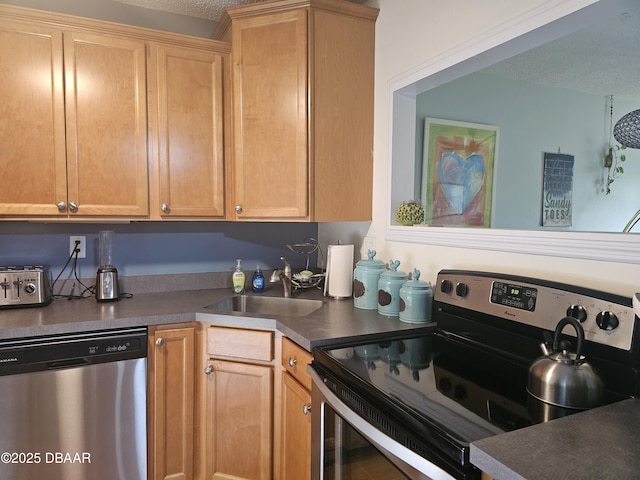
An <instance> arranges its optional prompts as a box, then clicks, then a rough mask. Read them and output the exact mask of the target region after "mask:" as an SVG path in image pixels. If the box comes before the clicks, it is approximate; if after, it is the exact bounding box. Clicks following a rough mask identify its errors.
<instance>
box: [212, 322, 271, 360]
mask: <svg viewBox="0 0 640 480" xmlns="http://www.w3.org/2000/svg"><path fill="white" fill-rule="evenodd" d="M207 353H208V354H209V355H211V356H215V357H226V358H237V359H245V360H258V361H261V362H271V361H272V360H273V332H269V331H266V330H244V329H238V328H227V327H209V329H208V331H207Z"/></svg>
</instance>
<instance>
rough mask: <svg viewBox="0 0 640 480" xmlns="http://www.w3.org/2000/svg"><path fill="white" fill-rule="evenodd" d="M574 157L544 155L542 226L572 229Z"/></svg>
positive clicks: (547, 153)
mask: <svg viewBox="0 0 640 480" xmlns="http://www.w3.org/2000/svg"><path fill="white" fill-rule="evenodd" d="M573 165H574V156H573V155H568V154H563V153H559V152H558V153H550V152H545V153H544V174H543V181H542V226H543V227H570V226H571V223H572V217H573Z"/></svg>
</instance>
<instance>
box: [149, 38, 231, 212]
mask: <svg viewBox="0 0 640 480" xmlns="http://www.w3.org/2000/svg"><path fill="white" fill-rule="evenodd" d="M152 59H153V60H152V65H151V68H153V69H154V71H153V72H151V77H152V78H154V80H155V81H154V82H153V85H154V87H155V90H152V92H153V97H154V98H153V99H152V103H153V104H155V106H156V109H155V111H154V110H150V112H152V113H153V115H155V114H156V113H157V117H156V118H154V119H153V120H154V121H153V122H150V123H151V124H153V126H154V127H155V128H154V129H153V130H156V131H157V133H156V134H152V139H154V140H152V141H157V145H156V148H157V158H158V162H159V164H158V168H159V182H160V198H159V199H158V202H159V204H160V205H158V206H153V207H152V208H154V209H155V208H159V209H160V215H161V216H163V217H219V218H222V217H224V214H225V211H224V151H223V147H224V142H223V132H224V129H223V104H222V101H223V100H222V92H223V85H222V81H223V57H222V55H218V54H215V53H212V52H209V51H205V50H196V49H190V48H179V47H172V46H164V45H153V46H152ZM150 126H151V125H150ZM154 157H156V155H154Z"/></svg>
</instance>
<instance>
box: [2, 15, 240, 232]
mask: <svg viewBox="0 0 640 480" xmlns="http://www.w3.org/2000/svg"><path fill="white" fill-rule="evenodd" d="M230 51H231V46H230V45H229V44H228V43H223V42H217V41H214V40H210V39H203V38H195V37H188V36H184V35H177V34H170V33H165V32H158V31H154V30H149V29H143V28H137V27H131V26H127V25H118V24H114V23H109V22H101V21H97V20H91V19H85V18H79V17H72V16H68V15H61V14H54V13H49V12H40V11H37V10H31V9H25V8H20V7H13V6H8V5H0V58H1V59H2V65H1V68H0V116H1V117H0V118H3V119H4V121H2V122H0V140H1V141H2V145H3V149H2V153H1V154H0V167H1V168H2V173H3V174H2V175H1V176H0V218H2V219H25V218H28V219H38V218H41V219H45V220H47V221H49V220H52V219H56V218H57V219H65V220H68V219H94V218H100V219H105V218H109V217H111V218H114V219H118V220H123V219H124V220H127V219H134V220H143V219H151V220H158V219H171V218H181V219H184V218H198V219H199V218H211V219H223V218H225V177H224V174H225V170H224V157H225V151H224V150H225V148H226V143H225V139H224V136H225V134H226V131H227V130H228V128H227V125H228V124H229V122H230V119H229V113H230V108H229V107H228V104H229V103H230V98H229V95H228V94H225V92H226V90H228V88H227V86H225V84H224V83H225V82H227V83H229V82H230V80H229V75H228V73H227V71H226V70H228V68H229V56H230Z"/></svg>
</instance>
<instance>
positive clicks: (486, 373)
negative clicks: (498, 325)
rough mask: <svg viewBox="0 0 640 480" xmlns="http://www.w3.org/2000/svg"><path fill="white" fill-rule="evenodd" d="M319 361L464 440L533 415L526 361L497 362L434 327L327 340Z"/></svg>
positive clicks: (454, 438) (368, 391)
mask: <svg viewBox="0 0 640 480" xmlns="http://www.w3.org/2000/svg"><path fill="white" fill-rule="evenodd" d="M323 357H324V358H323ZM316 364H321V365H323V366H325V367H326V368H328V369H329V370H331V371H332V372H333V374H334V375H336V376H337V377H342V378H343V379H346V380H347V381H349V383H351V382H353V381H354V380H355V381H356V385H357V386H353V383H351V385H352V387H353V388H356V389H361V390H362V392H363V394H364V395H365V396H366V397H367V398H369V399H373V400H374V401H375V399H376V398H377V399H381V398H385V400H386V401H387V402H389V403H390V404H391V405H392V406H395V407H396V408H399V409H402V410H403V411H405V412H407V413H409V414H413V415H417V416H419V417H420V418H421V420H422V421H424V422H426V423H427V424H429V425H431V426H433V427H435V428H437V429H438V430H439V431H441V432H442V433H443V434H445V435H446V436H448V437H449V438H450V439H451V440H452V441H454V442H459V443H460V444H462V445H464V444H468V443H470V442H472V441H475V440H479V439H482V438H485V437H488V436H491V435H495V434H498V433H502V432H505V431H508V430H513V429H515V428H521V427H524V426H527V425H531V424H532V423H534V422H533V421H532V420H531V418H530V417H529V414H528V412H527V404H526V402H527V395H526V390H525V388H524V387H525V386H526V375H527V368H526V366H524V365H517V364H514V363H512V362H506V361H504V359H503V360H500V362H498V360H497V359H492V358H491V355H489V354H487V353H484V352H480V351H474V350H473V349H472V348H469V347H465V346H462V345H460V344H457V343H456V342H455V341H452V340H451V339H447V338H446V337H444V336H442V335H440V334H439V333H437V332H432V333H428V334H423V335H420V336H416V337H408V338H396V339H387V340H382V341H378V342H372V343H369V344H358V345H348V346H343V347H340V348H335V347H334V348H326V349H323V350H322V355H321V356H319V357H317V361H316ZM505 377H510V379H511V380H510V381H505ZM381 402H382V400H381ZM388 408H390V407H389V406H388Z"/></svg>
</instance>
